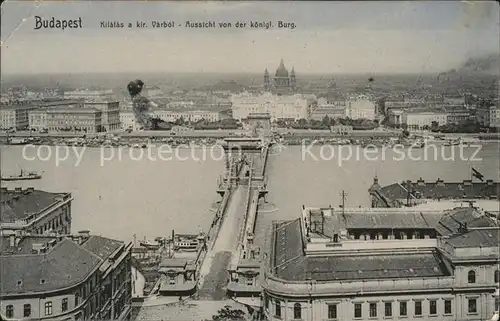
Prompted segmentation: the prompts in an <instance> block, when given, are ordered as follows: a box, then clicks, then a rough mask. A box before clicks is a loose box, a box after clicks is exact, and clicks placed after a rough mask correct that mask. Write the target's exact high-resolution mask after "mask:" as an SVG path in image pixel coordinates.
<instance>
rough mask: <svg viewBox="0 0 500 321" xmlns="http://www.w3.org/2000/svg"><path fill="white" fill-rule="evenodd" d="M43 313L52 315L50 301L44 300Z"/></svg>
mask: <svg viewBox="0 0 500 321" xmlns="http://www.w3.org/2000/svg"><path fill="white" fill-rule="evenodd" d="M45 315H52V301H49V302H45Z"/></svg>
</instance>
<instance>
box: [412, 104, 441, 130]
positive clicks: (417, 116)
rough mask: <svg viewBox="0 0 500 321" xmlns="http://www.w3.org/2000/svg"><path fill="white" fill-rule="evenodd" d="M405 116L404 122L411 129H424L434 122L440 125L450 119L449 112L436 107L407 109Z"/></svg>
mask: <svg viewBox="0 0 500 321" xmlns="http://www.w3.org/2000/svg"><path fill="white" fill-rule="evenodd" d="M403 118H404V120H403V123H404V124H406V125H407V126H408V128H409V129H422V128H423V127H426V126H428V127H431V126H432V123H434V122H435V123H437V124H438V125H439V126H442V125H445V124H446V123H447V120H448V114H447V113H446V112H444V111H440V110H434V109H426V110H424V109H422V110H406V112H405V113H404V116H403Z"/></svg>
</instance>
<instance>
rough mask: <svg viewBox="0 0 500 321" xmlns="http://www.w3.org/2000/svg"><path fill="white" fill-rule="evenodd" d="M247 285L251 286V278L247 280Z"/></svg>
mask: <svg viewBox="0 0 500 321" xmlns="http://www.w3.org/2000/svg"><path fill="white" fill-rule="evenodd" d="M247 285H250V286H251V285H253V278H247Z"/></svg>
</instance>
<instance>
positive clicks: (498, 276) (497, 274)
mask: <svg viewBox="0 0 500 321" xmlns="http://www.w3.org/2000/svg"><path fill="white" fill-rule="evenodd" d="M495 283H500V271H499V270H496V271H495Z"/></svg>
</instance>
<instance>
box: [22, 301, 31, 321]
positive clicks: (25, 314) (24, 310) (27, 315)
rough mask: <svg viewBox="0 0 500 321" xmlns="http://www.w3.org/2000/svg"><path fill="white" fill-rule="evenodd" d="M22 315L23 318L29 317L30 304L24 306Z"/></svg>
mask: <svg viewBox="0 0 500 321" xmlns="http://www.w3.org/2000/svg"><path fill="white" fill-rule="evenodd" d="M23 315H24V317H25V318H27V317H29V316H31V304H25V305H24V306H23Z"/></svg>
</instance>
